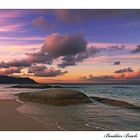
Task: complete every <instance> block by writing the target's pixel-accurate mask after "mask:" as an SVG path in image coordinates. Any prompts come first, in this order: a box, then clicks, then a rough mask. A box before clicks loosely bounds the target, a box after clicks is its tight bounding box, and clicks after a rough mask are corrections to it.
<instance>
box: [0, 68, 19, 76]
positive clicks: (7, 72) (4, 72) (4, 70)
mask: <svg viewBox="0 0 140 140" xmlns="http://www.w3.org/2000/svg"><path fill="white" fill-rule="evenodd" d="M20 72H21V68H16V67H11V68H2V69H0V75H12V74H14V73H20Z"/></svg>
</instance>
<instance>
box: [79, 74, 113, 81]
mask: <svg viewBox="0 0 140 140" xmlns="http://www.w3.org/2000/svg"><path fill="white" fill-rule="evenodd" d="M81 79H82V80H87V81H112V80H115V78H114V77H113V76H112V75H102V76H93V75H92V74H90V75H88V76H84V77H81Z"/></svg>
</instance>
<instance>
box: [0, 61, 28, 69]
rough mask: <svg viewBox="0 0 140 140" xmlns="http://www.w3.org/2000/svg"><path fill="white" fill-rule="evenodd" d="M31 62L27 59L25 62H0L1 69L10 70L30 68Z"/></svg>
mask: <svg viewBox="0 0 140 140" xmlns="http://www.w3.org/2000/svg"><path fill="white" fill-rule="evenodd" d="M30 65H31V62H29V61H28V60H26V59H23V60H12V61H9V62H0V68H9V67H29V66H30Z"/></svg>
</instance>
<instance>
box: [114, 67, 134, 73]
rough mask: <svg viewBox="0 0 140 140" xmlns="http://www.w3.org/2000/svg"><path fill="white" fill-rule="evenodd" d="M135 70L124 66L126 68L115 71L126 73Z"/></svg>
mask: <svg viewBox="0 0 140 140" xmlns="http://www.w3.org/2000/svg"><path fill="white" fill-rule="evenodd" d="M133 71H134V70H133V69H132V68H131V67H129V68H124V69H120V70H117V71H115V72H114V73H126V72H133Z"/></svg>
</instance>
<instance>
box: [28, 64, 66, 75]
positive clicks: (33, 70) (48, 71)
mask: <svg viewBox="0 0 140 140" xmlns="http://www.w3.org/2000/svg"><path fill="white" fill-rule="evenodd" d="M28 73H29V74H33V75H34V76H38V77H56V76H60V75H64V74H66V73H68V72H67V71H63V72H62V71H61V70H59V69H58V70H56V69H54V68H47V67H46V66H44V65H33V66H31V67H30V68H29V69H28Z"/></svg>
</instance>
